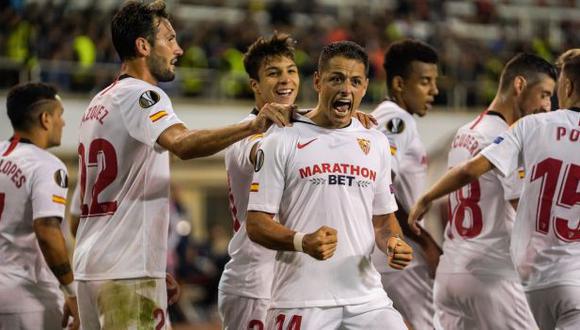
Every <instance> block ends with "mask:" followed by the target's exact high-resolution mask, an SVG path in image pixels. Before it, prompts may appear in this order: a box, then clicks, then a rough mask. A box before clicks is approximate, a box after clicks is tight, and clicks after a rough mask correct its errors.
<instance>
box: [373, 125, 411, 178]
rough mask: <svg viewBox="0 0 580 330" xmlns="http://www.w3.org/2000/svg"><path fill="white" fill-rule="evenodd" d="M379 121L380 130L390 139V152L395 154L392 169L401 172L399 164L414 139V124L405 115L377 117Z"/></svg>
mask: <svg viewBox="0 0 580 330" xmlns="http://www.w3.org/2000/svg"><path fill="white" fill-rule="evenodd" d="M377 121H378V122H379V130H380V131H381V133H383V134H384V135H385V136H386V137H387V139H388V141H389V150H390V154H391V155H392V156H393V159H392V162H391V168H392V171H393V172H394V173H395V174H397V173H399V165H400V163H401V161H400V160H401V157H402V155H404V154H405V152H406V151H407V149H408V148H409V143H410V141H411V139H412V134H413V125H412V123H409V122H408V120H405V118H404V117H403V116H400V117H398V116H396V115H395V116H393V115H390V116H384V117H379V118H377Z"/></svg>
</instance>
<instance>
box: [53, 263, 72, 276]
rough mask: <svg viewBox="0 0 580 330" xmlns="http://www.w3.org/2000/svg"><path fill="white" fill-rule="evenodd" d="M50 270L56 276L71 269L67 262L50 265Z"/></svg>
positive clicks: (62, 274)
mask: <svg viewBox="0 0 580 330" xmlns="http://www.w3.org/2000/svg"><path fill="white" fill-rule="evenodd" d="M50 270H52V272H53V274H54V275H55V276H56V277H61V276H64V275H66V274H68V273H70V272H72V269H71V268H70V264H69V263H68V262H65V263H63V264H60V265H56V266H51V267H50Z"/></svg>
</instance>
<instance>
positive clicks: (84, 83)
mask: <svg viewBox="0 0 580 330" xmlns="http://www.w3.org/2000/svg"><path fill="white" fill-rule="evenodd" d="M120 3H121V1H115V0H104V1H98V2H95V1H90V0H68V1H67V0H60V1H59V0H52V1H50V0H36V1H25V0H0V103H1V104H2V105H3V106H2V108H3V110H2V111H0V138H1V139H6V138H8V137H9V136H10V135H11V133H12V131H11V128H10V124H9V121H8V118H7V116H6V112H5V107H4V104H5V96H6V91H7V89H8V88H9V87H11V86H13V85H14V84H16V83H19V82H25V81H29V80H42V81H44V82H49V83H52V84H54V85H56V86H57V87H58V88H59V89H60V90H61V95H62V97H63V103H64V107H65V120H66V123H67V126H66V127H65V129H64V134H63V141H62V145H61V146H60V147H58V148H55V149H54V150H53V152H55V153H56V154H57V155H58V156H59V157H60V158H61V159H63V160H64V161H65V162H66V164H67V166H68V168H69V173H70V177H71V180H70V181H71V186H73V185H74V183H75V182H76V174H77V167H78V164H77V159H76V147H77V141H78V124H79V123H80V117H81V115H82V113H83V112H84V110H85V108H86V106H87V105H88V103H89V100H90V98H91V97H92V96H93V95H94V93H95V92H97V91H98V90H100V89H101V88H102V87H104V86H106V85H108V84H109V83H110V82H111V81H112V80H113V79H114V78H115V76H116V75H117V73H118V71H119V62H118V59H117V56H116V53H115V51H114V49H113V47H112V44H111V42H110V31H109V24H110V20H111V16H112V13H113V12H114V10H115V9H116V8H117V6H118V5H119V4H120ZM167 3H168V5H169V8H170V11H171V13H172V15H173V18H174V27H175V29H176V31H177V35H178V40H179V42H180V45H181V47H182V48H183V50H184V52H185V53H184V56H182V58H181V59H180V61H179V64H178V66H179V69H178V73H177V78H176V79H175V81H173V82H171V83H165V84H162V87H163V88H164V89H165V90H166V91H167V92H168V94H169V95H170V96H172V100H173V102H174V107H175V110H176V112H177V114H178V115H179V116H180V118H181V119H183V120H184V121H185V122H186V124H187V125H188V127H190V128H209V127H218V126H222V125H226V124H230V123H235V122H237V121H238V120H240V119H242V118H243V117H244V116H245V115H246V114H247V113H248V112H249V111H250V110H251V108H252V107H253V102H252V97H251V91H250V90H249V88H248V78H247V75H246V74H245V71H244V68H243V64H242V56H243V52H244V51H245V50H246V48H247V46H248V45H249V44H250V43H251V42H253V41H254V40H255V39H256V38H257V37H258V36H260V35H270V34H271V33H272V32H273V31H274V30H277V31H280V32H286V33H290V34H291V35H292V36H293V37H294V38H295V39H296V40H297V45H296V47H297V54H296V62H297V64H298V65H299V67H300V72H301V91H300V95H299V98H298V105H299V106H300V107H301V108H308V107H311V106H313V105H315V103H316V99H315V97H316V96H315V93H314V91H313V89H312V79H311V75H312V73H313V72H314V70H315V67H316V59H317V55H318V53H319V51H320V49H321V47H322V46H323V45H325V44H327V43H328V42H331V41H335V40H341V39H349V40H353V41H356V42H358V43H360V44H361V45H363V46H364V47H365V48H366V49H367V51H368V53H369V56H370V59H371V74H370V78H371V85H370V87H369V90H368V92H367V95H366V97H365V99H364V103H363V105H362V110H364V111H370V110H372V109H373V107H374V106H376V105H377V104H378V103H379V102H380V101H381V100H382V98H383V97H384V95H385V83H384V72H383V70H382V58H383V54H384V51H385V49H386V48H387V47H388V45H389V44H390V43H391V42H392V41H394V40H398V39H400V38H405V37H410V38H417V39H420V40H423V41H426V42H428V43H430V44H431V45H433V46H434V47H435V48H437V49H438V51H439V53H440V58H441V63H440V79H439V81H438V85H439V96H438V97H437V99H436V105H435V107H434V109H433V110H432V111H431V112H430V113H429V114H428V115H427V116H426V117H424V118H420V119H418V125H419V131H420V133H421V135H422V139H423V141H424V142H425V145H426V147H427V150H428V154H429V162H430V169H429V180H430V181H431V182H432V181H433V180H434V179H436V178H438V177H439V176H440V175H441V173H442V172H443V171H444V170H445V168H446V166H447V165H446V159H447V150H448V146H449V142H450V139H451V137H452V136H453V134H454V133H455V130H456V129H457V128H458V127H459V126H460V125H462V124H463V123H465V122H467V121H469V120H471V119H472V118H473V117H474V116H475V115H476V114H477V113H478V112H480V111H483V110H484V109H485V106H486V104H488V103H489V101H491V99H492V98H493V96H494V94H495V91H496V87H497V81H498V77H499V73H500V72H501V69H502V66H503V63H505V62H506V60H507V59H509V58H510V57H511V56H513V55H514V54H516V53H517V52H520V51H527V52H532V53H535V54H538V55H540V56H542V57H544V58H546V59H547V60H553V59H554V58H555V57H556V56H557V55H558V54H560V53H561V52H562V51H564V50H566V49H569V48H574V47H579V46H580V34H578V33H577V31H579V27H580V0H465V1H449V0H447V1H436V0H357V1H350V0H298V1H289V0H287V1H284V0H167ZM172 182H173V192H174V196H175V203H174V207H173V208H172V228H171V232H170V246H171V256H170V258H169V260H170V263H169V265H168V268H169V270H170V271H172V272H174V273H176V274H177V276H178V278H179V279H180V281H181V282H182V284H183V288H184V295H183V296H182V299H181V301H180V303H179V306H178V307H177V308H173V310H172V311H171V312H172V314H173V319H174V323H175V324H176V328H177V329H213V328H219V322H217V313H216V310H215V303H216V290H217V289H216V287H217V281H219V276H220V271H221V268H222V267H223V264H225V262H227V243H228V239H229V237H230V236H231V220H230V215H229V208H228V194H227V187H226V175H225V170H224V165H223V153H220V154H218V155H215V156H213V157H208V158H205V159H200V160H192V161H180V160H178V159H173V160H172ZM71 193H72V189H71ZM443 213H444V212H442V208H439V207H435V208H433V211H432V212H431V214H429V215H428V219H429V220H428V221H429V229H430V230H431V232H432V233H433V234H434V235H435V236H436V237H437V238H438V239H440V228H441V225H440V224H441V220H442V219H444V218H445V217H444V216H442V214H443Z"/></svg>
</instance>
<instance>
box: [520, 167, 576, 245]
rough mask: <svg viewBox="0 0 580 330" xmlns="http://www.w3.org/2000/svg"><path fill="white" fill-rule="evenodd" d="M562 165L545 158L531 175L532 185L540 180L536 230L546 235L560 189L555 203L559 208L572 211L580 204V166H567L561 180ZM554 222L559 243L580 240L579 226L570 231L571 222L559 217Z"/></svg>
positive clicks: (555, 217) (554, 218)
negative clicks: (571, 209)
mask: <svg viewBox="0 0 580 330" xmlns="http://www.w3.org/2000/svg"><path fill="white" fill-rule="evenodd" d="M563 165H564V162H563V161H561V160H559V159H554V158H546V159H544V160H543V161H541V162H539V163H538V164H536V166H534V168H533V169H532V175H531V176H530V182H534V181H536V180H538V179H541V188H540V195H539V196H538V206H537V212H536V231H537V232H539V233H542V234H545V235H547V234H548V233H549V231H550V221H552V207H553V204H554V203H553V202H554V197H555V195H556V191H557V190H558V191H559V192H558V197H557V202H556V204H555V205H556V206H557V207H563V208H566V209H570V208H572V207H574V206H575V205H577V204H580V192H578V182H579V181H580V166H578V165H576V164H568V165H566V166H565V167H564V175H563V176H562V179H561V180H560V181H558V178H559V177H560V172H561V171H562V167H563ZM558 186H559V188H558ZM553 221H554V232H555V234H556V237H558V238H559V239H560V240H562V241H565V242H576V241H580V229H579V228H578V226H577V227H576V228H569V226H568V224H569V220H568V219H564V218H560V217H557V216H554V217H553Z"/></svg>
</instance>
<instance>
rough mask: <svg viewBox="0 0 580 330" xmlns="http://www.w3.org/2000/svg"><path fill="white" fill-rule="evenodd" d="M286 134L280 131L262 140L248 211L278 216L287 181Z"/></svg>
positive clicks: (257, 156)
mask: <svg viewBox="0 0 580 330" xmlns="http://www.w3.org/2000/svg"><path fill="white" fill-rule="evenodd" d="M285 140H287V139H285V134H284V133H283V131H278V132H276V133H273V134H271V135H268V136H267V137H265V138H264V139H263V140H262V143H261V145H260V148H259V149H258V151H257V153H256V164H255V165H254V178H253V180H252V184H251V187H250V198H249V203H248V211H260V212H266V213H272V214H276V213H278V209H279V207H280V201H281V199H282V193H283V192H284V186H285V179H286V173H285V169H286V160H287V157H288V155H287V150H286V148H285V142H286V141H285Z"/></svg>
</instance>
